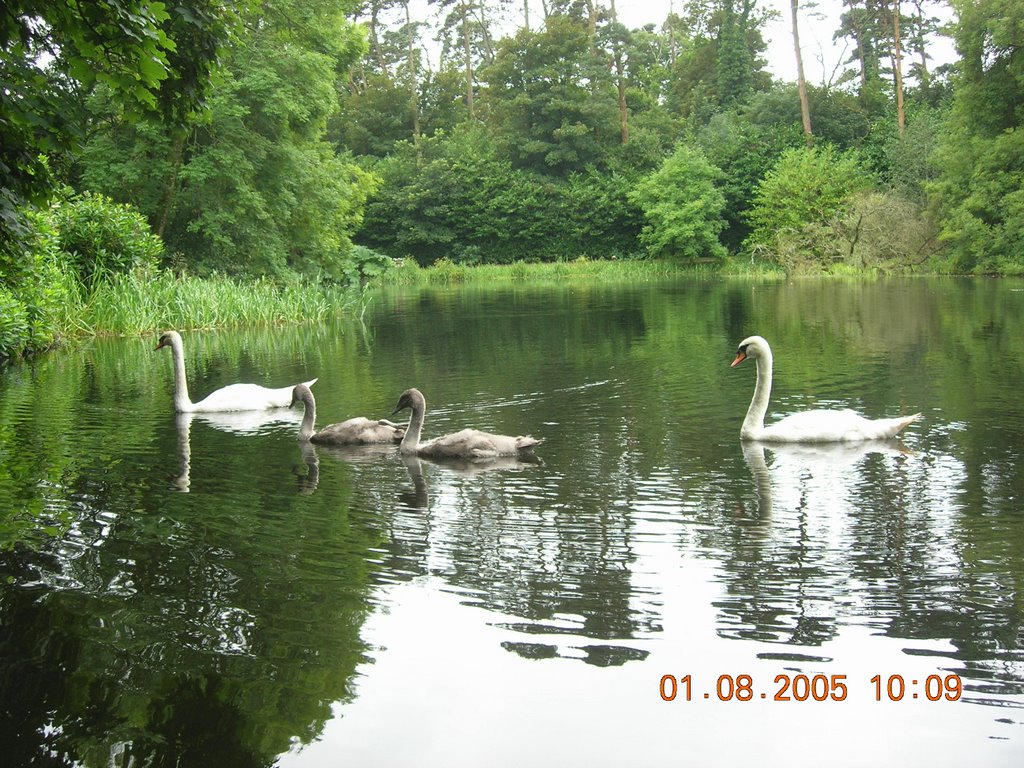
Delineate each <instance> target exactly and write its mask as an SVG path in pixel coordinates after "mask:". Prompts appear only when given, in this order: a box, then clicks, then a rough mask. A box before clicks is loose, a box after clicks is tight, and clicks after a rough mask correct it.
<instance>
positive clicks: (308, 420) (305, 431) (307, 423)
mask: <svg viewBox="0 0 1024 768" xmlns="http://www.w3.org/2000/svg"><path fill="white" fill-rule="evenodd" d="M302 405H303V407H304V408H305V409H306V412H305V413H304V414H303V415H302V424H301V425H299V440H302V441H308V440H309V438H311V437H312V436H313V433H314V429H313V427H314V425H315V424H316V400H314V399H313V393H312V392H310V391H308V390H307V391H305V392H303V393H302Z"/></svg>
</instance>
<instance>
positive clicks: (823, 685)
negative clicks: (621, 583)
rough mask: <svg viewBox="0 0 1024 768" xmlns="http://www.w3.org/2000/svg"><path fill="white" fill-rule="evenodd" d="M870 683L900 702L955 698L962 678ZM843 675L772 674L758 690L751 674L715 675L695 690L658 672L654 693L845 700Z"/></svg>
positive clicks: (670, 697) (883, 697) (684, 679)
mask: <svg viewBox="0 0 1024 768" xmlns="http://www.w3.org/2000/svg"><path fill="white" fill-rule="evenodd" d="M867 682H868V684H869V685H871V686H873V693H874V699H875V701H902V700H904V699H917V698H923V699H926V700H928V701H958V700H959V699H960V697H961V696H962V695H963V681H962V680H961V679H960V676H959V675H952V674H951V675H928V676H927V677H922V678H920V679H918V678H913V677H912V678H909V679H908V678H906V677H904V676H903V675H886V676H883V675H875V676H874V677H872V678H871V679H870V680H868V681H867ZM849 685H850V684H849V682H848V681H847V676H846V675H803V674H796V675H788V674H780V675H776V676H775V680H774V685H773V686H772V687H771V688H769V689H768V690H762V689H759V688H758V686H757V685H756V684H755V682H754V678H753V676H752V675H746V674H740V675H719V676H718V678H717V679H716V680H715V685H714V688H713V690H708V691H698V690H695V685H694V679H693V675H682V676H680V677H677V676H675V675H662V677H661V681H660V682H659V684H658V693H659V694H660V695H661V698H662V700H663V701H676V700H677V699H679V700H682V701H692V700H694V699H698V700H700V699H712V698H714V699H717V700H718V701H753V700H755V699H765V700H768V699H769V698H770V700H772V701H845V700H846V697H847V696H848V695H849V692H850V691H849Z"/></svg>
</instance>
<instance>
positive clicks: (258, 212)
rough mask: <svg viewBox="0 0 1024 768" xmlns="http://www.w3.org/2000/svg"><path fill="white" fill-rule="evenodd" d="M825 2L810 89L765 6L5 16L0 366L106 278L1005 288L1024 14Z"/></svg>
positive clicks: (384, 5)
mask: <svg viewBox="0 0 1024 768" xmlns="http://www.w3.org/2000/svg"><path fill="white" fill-rule="evenodd" d="M808 5H811V4H808ZM842 5H843V13H842V15H841V17H840V18H841V21H840V26H839V27H838V28H837V29H836V30H835V31H834V40H835V41H836V45H837V46H839V45H841V46H844V47H845V50H846V51H848V53H849V57H848V59H847V60H845V61H844V62H843V65H842V66H841V67H840V68H839V69H838V70H837V71H836V72H835V73H834V74H833V75H832V76H831V77H829V78H828V79H827V81H825V82H822V83H811V82H806V81H805V80H804V78H803V77H802V75H801V76H798V78H797V82H780V81H778V80H775V79H773V78H772V76H771V74H770V73H769V72H768V71H767V69H766V62H765V59H764V52H765V40H764V30H765V25H766V23H767V22H768V21H769V20H770V18H771V14H773V13H775V12H774V11H773V10H771V9H770V8H768V7H766V3H765V2H763V0H762V2H760V3H759V2H758V0H680V1H679V2H677V3H676V4H675V6H674V8H675V12H673V13H670V14H669V15H668V17H667V18H665V19H664V20H663V22H662V23H660V24H657V23H651V24H647V25H645V26H644V27H643V28H640V29H629V28H627V27H626V26H624V25H623V24H621V23H619V21H618V15H617V12H616V7H615V2H614V0H603V1H602V2H599V1H598V0H568V1H566V0H542V2H540V3H536V2H534V3H530V2H528V0H524V1H523V2H521V3H520V2H518V1H517V2H510V1H509V0H476V1H475V2H474V1H473V0H429V2H428V3H427V4H426V5H423V4H422V3H421V4H419V5H417V6H413V5H411V4H410V2H409V0H369V1H368V2H359V1H358V0H246V2H239V3H229V4H223V3H220V2H215V0H188V1H183V2H172V1H169V2H166V3H162V2H151V1H149V0H119V1H118V2H96V3H80V2H70V3H69V2H63V1H62V0H61V1H56V2H55V1H49V2H47V1H45V0H11V2H8V3H5V5H4V11H3V13H2V14H0V42H2V53H0V77H2V79H3V87H2V88H0V142H2V146H0V357H4V356H11V355H13V354H17V353H19V352H21V351H24V350H25V349H31V348H40V347H45V346H46V345H48V344H49V343H51V342H52V341H53V340H54V338H55V337H57V336H59V335H60V333H61V332H62V331H61V329H62V327H65V326H66V325H67V323H68V319H67V314H68V312H69V307H72V308H73V307H74V306H77V305H79V304H81V303H82V302H87V301H88V297H89V296H90V295H92V291H94V290H95V287H96V286H97V285H101V284H103V283H104V281H106V280H109V279H110V276H111V275H117V274H125V273H134V274H136V275H139V274H142V275H143V276H145V275H156V274H162V273H172V274H177V275H192V276H199V277H208V276H212V275H220V276H225V275H226V276H230V277H232V278H244V279H249V278H253V277H260V278H267V279H272V280H276V281H282V282H284V283H287V282H288V281H295V280H313V281H317V282H318V283H323V282H325V281H326V282H332V283H341V284H344V283H348V282H350V281H354V280H355V281H358V280H359V279H360V278H364V277H365V276H366V275H367V274H371V273H372V272H373V271H374V270H379V269H382V268H386V266H387V265H388V264H390V263H391V259H414V260H415V261H416V262H418V263H419V264H421V265H428V264H432V263H434V262H436V261H437V260H439V259H447V260H450V261H451V262H454V263H458V264H467V265H468V264H478V263H507V262H513V261H561V260H574V259H578V258H579V257H587V258H591V259H612V258H615V259H635V258H658V259H668V260H675V261H679V262H682V263H693V262H700V263H702V264H707V263H712V264H713V263H719V262H721V263H725V262H728V261H730V260H734V261H740V260H742V261H743V262H744V263H752V264H755V265H756V264H767V265H772V266H773V267H775V268H781V269H784V270H785V271H786V272H801V271H833V272H834V271H837V270H840V271H841V270H851V271H861V270H866V271H895V270H899V271H906V270H911V269H918V270H930V271H948V272H957V273H990V274H1019V273H1021V272H1022V271H1024V253H1022V250H1021V248H1020V247H1019V244H1020V236H1021V233H1022V232H1024V184H1022V177H1024V139H1021V135H1022V134H1018V133H1017V127H1018V125H1019V124H1020V123H1021V119H1022V117H1024V53H1022V51H1024V48H1022V42H1024V5H1022V4H1021V3H1019V2H1017V0H949V1H948V2H943V0H902V2H901V1H900V0H843V2H842ZM940 11H942V13H940ZM812 12H813V11H812V9H810V8H804V7H801V6H800V5H799V3H798V2H797V0H793V2H792V3H791V5H790V8H789V13H790V18H789V20H788V21H789V22H790V24H791V27H792V30H793V36H794V39H796V38H797V36H798V35H799V31H800V29H801V24H805V23H806V22H807V20H808V18H809V14H810V13H812ZM417 13H418V14H419V16H417V15H416V14H417ZM943 17H950V18H952V21H951V22H950V23H949V24H948V25H947V26H945V27H944V28H940V24H939V18H943ZM939 34H945V35H948V36H950V37H952V39H953V41H954V43H955V45H956V50H957V54H958V58H957V60H956V61H955V62H954V63H953V64H951V65H945V66H941V67H936V66H933V63H932V62H933V59H932V56H931V46H932V45H933V44H934V41H935V40H936V39H937V35H939ZM793 56H794V58H795V59H796V63H797V72H798V73H802V71H803V66H802V62H801V48H800V46H799V44H797V43H796V42H794V46H793ZM143 282H144V281H143ZM71 311H73V310H71ZM62 324H63V325H62Z"/></svg>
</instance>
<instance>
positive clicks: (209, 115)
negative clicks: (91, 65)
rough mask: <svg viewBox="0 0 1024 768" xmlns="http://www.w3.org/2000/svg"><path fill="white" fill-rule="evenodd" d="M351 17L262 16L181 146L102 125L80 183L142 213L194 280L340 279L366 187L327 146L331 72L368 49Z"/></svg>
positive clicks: (145, 128) (271, 8)
mask: <svg viewBox="0 0 1024 768" xmlns="http://www.w3.org/2000/svg"><path fill="white" fill-rule="evenodd" d="M346 10H347V8H346V5H345V4H344V3H343V4H338V3H333V2H327V1H326V0H318V1H317V2H301V3H300V2H294V1H293V0H268V1H267V2H264V3H262V4H261V6H260V8H259V9H258V11H256V12H254V15H253V17H252V19H251V21H252V22H253V23H252V24H251V25H249V26H248V30H249V31H248V33H247V35H246V36H245V38H244V39H242V40H240V41H239V44H238V45H236V46H234V47H233V48H232V49H231V50H230V51H229V52H228V53H229V55H227V56H226V57H225V68H224V70H223V71H222V73H221V77H220V78H219V80H218V84H217V87H216V89H215V90H214V91H213V92H212V93H211V96H210V98H209V108H208V110H207V112H206V113H205V114H204V115H203V116H202V117H201V118H199V119H196V120H194V121H193V123H192V125H191V128H192V134H191V136H190V138H189V140H188V141H187V142H182V141H180V140H179V138H178V136H177V134H176V133H175V132H174V131H173V130H172V129H170V128H168V127H165V126H161V125H156V124H153V123H148V124H145V125H142V126H131V125H126V124H124V122H123V121H121V120H120V119H119V116H118V115H117V114H116V113H115V114H112V115H111V114H106V113H104V114H103V115H102V116H103V117H104V118H105V120H106V121H108V122H107V123H106V125H105V128H104V130H101V131H98V132H97V134H96V137H95V138H94V139H93V140H92V141H91V142H90V147H89V148H87V151H86V152H85V153H83V159H82V166H83V170H82V178H83V179H84V180H86V181H87V182H88V183H89V184H90V186H93V187H94V188H96V189H99V190H101V191H103V192H105V193H106V194H109V195H111V196H116V197H118V198H119V199H132V200H137V201H139V204H140V205H142V206H144V210H145V213H146V214H147V216H148V217H149V219H150V221H151V222H153V223H154V226H156V227H158V231H162V235H163V238H164V240H165V242H166V243H167V246H168V249H169V250H170V251H171V252H172V253H175V254H180V259H183V260H184V262H185V264H187V266H188V267H190V268H191V269H193V270H194V271H196V272H198V273H200V274H212V273H214V272H222V273H228V274H232V275H272V276H277V277H286V276H288V275H293V274H307V275H312V274H326V275H328V276H330V277H332V278H334V279H345V270H346V266H347V263H348V262H347V259H348V255H349V250H350V249H351V243H350V241H349V234H350V233H351V232H352V231H353V230H354V229H355V228H356V226H358V224H359V221H360V218H361V215H362V207H363V204H364V202H365V199H366V196H367V195H368V194H369V193H370V192H371V191H372V189H373V187H374V185H375V180H374V178H373V177H371V176H369V175H367V174H366V173H364V172H363V171H361V170H360V169H359V168H358V167H357V166H356V165H355V164H354V163H352V162H351V161H350V160H348V159H347V158H346V157H345V156H344V155H339V154H338V153H337V152H336V151H335V149H334V147H333V146H332V145H331V144H330V143H329V142H328V141H326V133H327V125H328V121H329V119H330V118H331V117H332V116H333V115H334V114H335V113H336V111H337V109H338V100H337V88H338V79H339V76H340V73H341V72H343V71H344V69H345V68H346V67H347V66H349V65H350V64H351V63H352V62H353V61H355V60H356V59H357V58H358V56H359V55H360V54H361V53H362V52H363V50H364V45H365V43H364V40H363V38H362V33H361V32H360V31H359V30H358V29H357V28H356V27H355V26H354V25H353V24H352V23H351V22H349V21H348V20H347V19H346V18H345V12H346ZM101 106H102V105H97V108H99V107H101Z"/></svg>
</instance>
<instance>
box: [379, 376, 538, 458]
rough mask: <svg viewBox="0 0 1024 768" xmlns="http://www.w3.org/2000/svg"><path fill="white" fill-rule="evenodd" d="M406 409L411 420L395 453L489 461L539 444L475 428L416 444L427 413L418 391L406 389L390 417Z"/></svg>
mask: <svg viewBox="0 0 1024 768" xmlns="http://www.w3.org/2000/svg"><path fill="white" fill-rule="evenodd" d="M406 408H409V409H411V410H412V419H410V421H409V427H408V428H407V429H406V430H405V437H404V438H402V443H401V445H400V446H399V451H400V452H401V453H403V454H405V455H407V456H408V455H417V456H428V457H435V458H453V459H454V458H464V459H490V458H493V457H495V456H516V455H518V454H521V453H526V452H529V451H531V450H533V447H534V446H535V445H540V444H541V443H542V442H543V441H542V440H538V439H536V438H533V437H530V436H529V435H526V436H522V435H520V436H518V437H510V436H508V435H492V434H491V433H490V432H481V431H480V430H479V429H464V430H462V431H461V432H453V433H452V434H450V435H445V436H444V437H435V438H434V439H433V440H428V441H427V442H425V443H421V442H420V434H421V433H422V432H423V420H424V418H425V417H426V414H427V401H426V400H425V399H424V398H423V394H422V393H421V392H420V391H419V390H418V389H407V390H405V392H403V393H402V396H401V397H400V398H399V399H398V405H396V406H395V410H394V411H392V412H391V415H392V416H394V415H395V414H396V413H398V412H399V411H402V410H405V409H406Z"/></svg>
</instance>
